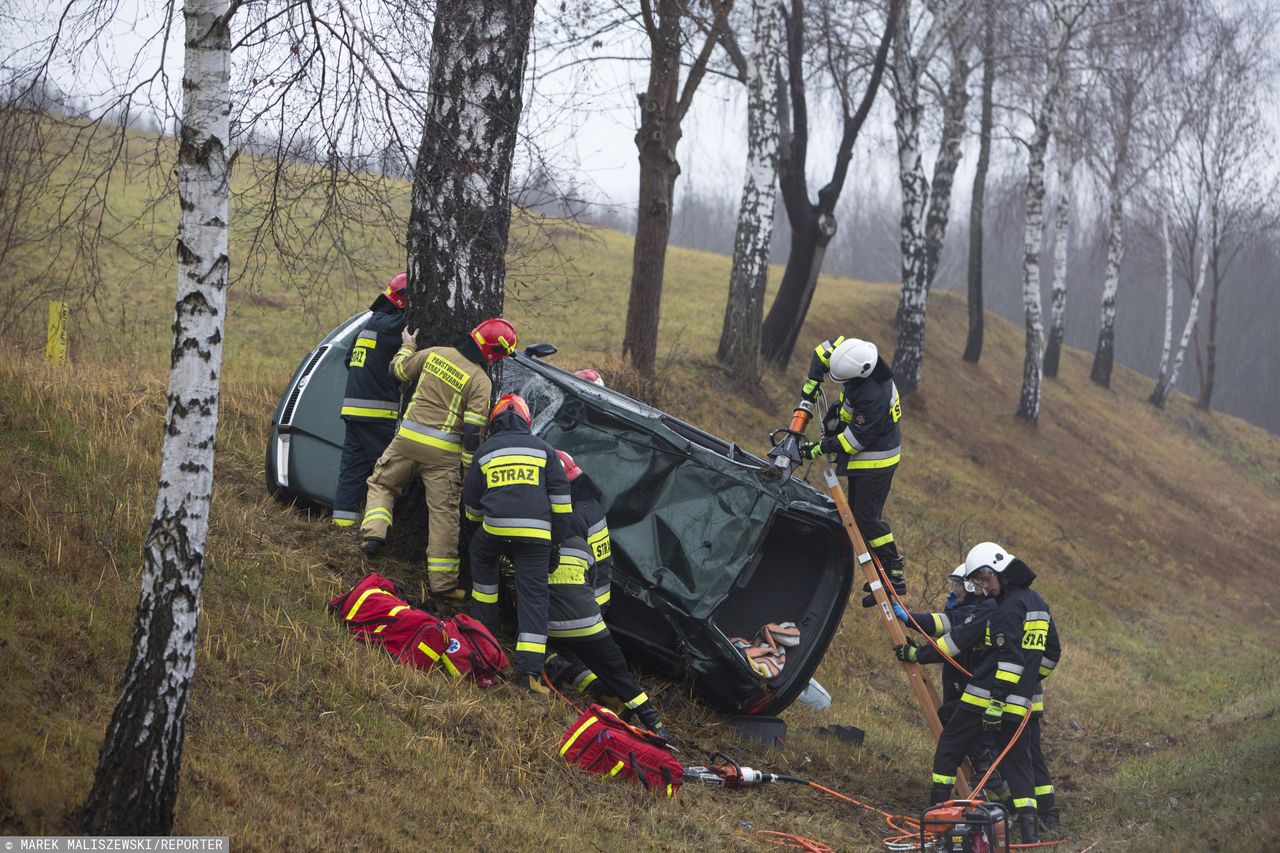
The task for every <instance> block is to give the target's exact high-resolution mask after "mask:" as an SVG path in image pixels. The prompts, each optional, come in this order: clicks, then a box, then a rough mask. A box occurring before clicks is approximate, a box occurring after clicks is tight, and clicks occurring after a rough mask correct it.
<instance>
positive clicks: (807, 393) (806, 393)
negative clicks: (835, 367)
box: [800, 379, 822, 403]
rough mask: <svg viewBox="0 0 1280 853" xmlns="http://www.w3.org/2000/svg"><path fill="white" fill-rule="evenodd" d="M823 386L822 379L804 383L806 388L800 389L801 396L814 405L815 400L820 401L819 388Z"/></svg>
mask: <svg viewBox="0 0 1280 853" xmlns="http://www.w3.org/2000/svg"><path fill="white" fill-rule="evenodd" d="M821 385H822V380H820V379H809V380H807V381H806V382H805V383H804V386H803V387H802V388H801V389H800V396H801V397H804V398H805V399H806V400H808V401H809V402H810V403H812V402H813V401H814V400H816V399H818V388H819V387H820V386H821Z"/></svg>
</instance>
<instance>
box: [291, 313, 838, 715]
mask: <svg viewBox="0 0 1280 853" xmlns="http://www.w3.org/2000/svg"><path fill="white" fill-rule="evenodd" d="M363 319H364V315H360V316H357V317H355V318H352V319H351V320H349V321H348V322H347V323H344V324H343V325H342V326H340V327H339V328H338V329H336V330H335V331H334V332H333V333H331V334H330V335H329V336H328V337H326V338H325V339H324V340H323V341H322V342H321V343H320V345H319V346H318V347H317V348H316V349H315V350H313V351H312V352H311V353H309V354H308V355H307V357H306V358H304V359H303V360H302V363H301V364H300V365H299V367H298V370H297V371H296V372H295V373H294V376H293V378H292V380H291V381H290V383H289V386H288V387H287V388H286V389H285V392H284V394H283V396H282V397H281V400H280V403H279V405H278V406H277V408H276V413H275V417H274V419H273V423H272V431H271V439H270V441H269V443H268V448H267V472H266V474H267V486H268V489H269V490H270V491H271V492H272V493H273V494H275V495H277V496H278V497H281V498H289V499H297V500H302V501H305V502H307V503H310V504H312V505H319V506H330V505H331V504H332V494H333V488H334V483H335V481H336V479H337V467H338V459H339V457H340V456H341V449H342V441H343V425H342V422H341V419H340V418H339V416H338V410H339V406H340V401H341V399H342V395H343V381H344V377H345V368H344V366H343V365H344V362H345V358H346V353H347V352H348V351H349V350H350V347H351V344H352V341H353V339H354V336H355V332H356V331H357V330H358V329H359V328H361V323H362V321H363ZM552 352H554V348H553V347H550V346H548V345H545V344H543V345H537V346H535V347H530V348H528V349H526V350H525V352H524V353H523V354H517V355H516V356H514V357H513V358H511V359H509V360H507V361H505V362H504V363H503V371H502V382H501V387H502V392H503V393H509V392H512V391H518V392H519V393H521V394H522V395H523V396H524V397H525V399H526V400H527V401H528V403H529V407H530V410H531V411H532V413H533V429H534V432H536V433H537V434H538V435H540V436H542V437H543V438H544V439H546V440H547V441H548V442H550V443H551V444H552V445H554V446H555V447H558V448H561V449H563V450H566V451H568V452H569V453H571V454H572V455H573V457H574V459H575V460H577V462H578V464H579V465H580V466H581V467H582V468H583V470H585V471H587V472H588V473H589V474H590V475H591V478H592V480H593V481H594V482H595V484H596V485H597V486H598V487H599V488H600V490H601V491H602V492H603V499H602V502H603V504H604V506H605V508H606V511H607V513H608V519H609V530H610V534H611V538H612V543H613V556H614V564H615V572H614V578H613V586H614V588H613V599H612V600H613V603H612V605H611V607H610V609H609V611H608V613H607V615H606V619H607V621H608V623H609V627H610V629H611V630H612V631H613V633H614V635H615V636H616V637H617V639H618V642H619V643H620V644H621V645H622V647H623V649H624V650H625V651H626V653H627V656H628V658H629V659H630V660H631V661H632V663H635V664H640V665H641V666H643V667H644V668H646V669H649V670H651V671H655V672H657V673H659V674H662V675H666V676H668V677H672V678H680V677H684V676H690V677H691V678H692V681H693V683H694V685H695V686H696V689H697V690H698V692H699V694H700V695H701V696H702V697H704V699H705V700H706V701H707V702H708V703H709V704H711V705H712V706H713V707H715V708H717V709H718V710H721V711H723V712H726V713H735V714H776V713H777V712H779V711H781V710H782V709H784V708H786V707H787V706H788V705H789V704H791V702H792V701H793V700H794V699H795V698H796V697H797V696H798V695H799V694H800V692H801V691H802V690H804V688H805V687H806V685H807V684H808V682H809V679H810V677H811V676H812V675H813V672H814V670H815V669H816V668H817V666H818V664H819V663H820V662H821V660H822V657H823V655H824V654H825V652H826V649H827V646H828V644H829V643H830V641H831V638H832V636H833V634H834V633H835V630H836V628H837V627H838V625H839V622H840V617H841V614H842V613H843V612H844V608H845V605H846V603H847V601H848V597H849V593H850V587H851V583H852V574H851V572H850V565H851V548H850V545H849V540H848V538H847V536H846V535H845V532H844V528H843V526H842V525H841V522H840V518H839V515H838V514H837V513H836V510H835V507H834V506H833V505H832V503H831V501H830V500H829V499H828V498H827V497H826V496H825V495H823V494H821V493H820V492H818V491H816V490H814V489H813V488H811V487H810V486H808V485H807V484H805V483H803V482H800V481H797V480H789V481H786V482H782V481H781V480H779V479H777V478H774V477H772V476H770V475H769V473H768V469H769V465H768V464H767V463H766V462H765V460H763V459H761V458H759V457H757V456H754V455H752V454H750V453H747V452H745V451H743V450H742V449H741V448H739V447H738V446H737V445H735V444H733V443H732V442H727V441H724V440H722V439H719V438H716V437H715V436H712V435H710V434H708V433H706V432H704V431H703V430H700V429H698V428H697V427H695V426H692V425H690V424H688V423H685V422H684V421H681V420H679V419H678V418H674V417H672V416H671V415H668V414H666V413H664V412H662V411H660V410H658V409H655V408H653V407H651V406H648V405H646V404H644V403H642V402H640V401H638V400H635V399H633V398H631V397H628V396H626V395H624V394H620V393H618V392H616V391H613V390H610V389H608V388H604V387H600V386H598V385H595V384H592V383H590V382H587V381H584V380H582V379H580V378H579V377H577V376H575V375H574V374H572V373H570V372H568V371H565V370H561V369H560V368H558V367H556V366H554V365H552V364H549V363H547V362H545V361H543V360H541V359H540V358H538V357H536V355H542V354H550V353H552ZM411 503H412V504H416V506H412V505H410V504H411ZM425 512H426V510H425V508H424V507H423V505H422V500H421V493H420V491H419V492H418V494H417V497H416V500H415V497H414V495H413V494H412V493H410V494H407V495H406V496H405V497H403V498H402V499H401V503H400V504H397V507H396V524H395V526H393V528H392V530H393V532H394V535H395V537H396V539H397V540H398V541H397V542H396V543H395V546H396V551H397V552H398V553H400V554H404V555H406V556H414V557H416V558H417V559H421V554H422V553H423V550H422V546H423V541H424V540H423V536H422V527H421V525H420V524H414V523H412V520H413V519H420V518H423V517H425ZM405 522H408V523H405ZM464 559H465V557H464ZM770 622H794V623H795V624H796V626H797V627H798V628H799V629H800V639H799V645H797V646H795V647H793V648H789V649H787V655H786V665H785V667H783V669H782V670H781V672H779V673H778V674H777V675H776V676H775V677H773V678H770V679H768V680H762V679H761V677H759V676H758V675H756V674H755V673H754V672H753V671H752V669H751V667H750V666H749V665H748V663H747V662H746V660H745V659H744V658H743V657H742V656H741V654H739V652H738V651H737V650H736V649H735V647H734V644H733V642H732V641H731V638H734V637H744V638H750V637H752V636H754V635H755V634H756V632H757V631H758V630H759V629H760V628H761V627H762V626H763V625H765V624H766V623H770Z"/></svg>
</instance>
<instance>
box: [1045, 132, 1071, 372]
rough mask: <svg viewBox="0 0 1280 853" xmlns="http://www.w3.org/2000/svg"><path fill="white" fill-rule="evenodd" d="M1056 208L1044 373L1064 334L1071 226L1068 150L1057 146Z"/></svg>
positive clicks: (1052, 365) (1053, 365)
mask: <svg viewBox="0 0 1280 853" xmlns="http://www.w3.org/2000/svg"><path fill="white" fill-rule="evenodd" d="M1058 148H1059V151H1058V209H1057V215H1056V216H1055V218H1054V224H1053V227H1054V232H1053V301H1052V307H1051V309H1050V312H1051V313H1050V320H1049V346H1048V348H1047V349H1046V350H1045V354H1044V375H1045V376H1050V377H1056V376H1057V375H1058V361H1059V360H1060V359H1061V357H1062V341H1063V338H1065V337H1066V334H1067V243H1068V238H1069V237H1070V228H1071V173H1072V172H1073V171H1074V170H1073V169H1072V166H1073V165H1074V163H1073V162H1072V158H1071V152H1070V150H1069V148H1068V146H1066V145H1062V144H1059V146H1058Z"/></svg>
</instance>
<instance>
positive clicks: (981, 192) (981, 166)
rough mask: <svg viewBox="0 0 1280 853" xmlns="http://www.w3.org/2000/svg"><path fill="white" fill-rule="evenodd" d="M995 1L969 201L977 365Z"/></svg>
mask: <svg viewBox="0 0 1280 853" xmlns="http://www.w3.org/2000/svg"><path fill="white" fill-rule="evenodd" d="M995 9H996V3H995V0H984V2H983V4H982V118H981V120H980V124H979V129H978V162H977V165H976V167H975V169H974V173H973V194H972V196H971V198H970V201H969V270H968V273H969V275H968V278H969V335H968V337H967V338H966V340H965V345H964V360H965V361H967V362H970V363H972V364H977V362H978V359H979V358H981V357H982V337H983V313H982V230H983V210H984V207H983V206H984V203H985V201H986V193H987V169H988V167H989V165H990V163H991V127H992V124H993V123H994V118H993V113H994V110H993V105H994V89H995V75H996V69H995V62H996V60H995V53H996V48H995V38H996V37H995V33H996V12H995Z"/></svg>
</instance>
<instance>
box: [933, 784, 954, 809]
mask: <svg viewBox="0 0 1280 853" xmlns="http://www.w3.org/2000/svg"><path fill="white" fill-rule="evenodd" d="M949 799H951V786H950V785H945V784H943V783H942V782H934V783H933V789H932V790H930V791H929V805H931V806H934V805H937V804H938V803H945V802H946V801H947V800H949Z"/></svg>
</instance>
